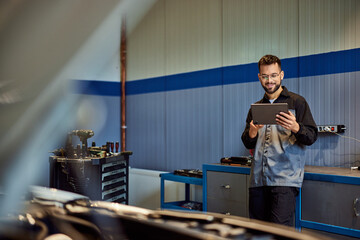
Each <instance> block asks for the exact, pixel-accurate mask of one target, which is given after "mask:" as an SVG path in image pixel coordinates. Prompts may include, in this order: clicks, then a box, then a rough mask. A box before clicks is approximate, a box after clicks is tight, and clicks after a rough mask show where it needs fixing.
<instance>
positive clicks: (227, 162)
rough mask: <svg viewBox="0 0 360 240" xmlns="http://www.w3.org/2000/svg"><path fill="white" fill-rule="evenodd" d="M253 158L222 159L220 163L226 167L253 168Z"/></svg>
mask: <svg viewBox="0 0 360 240" xmlns="http://www.w3.org/2000/svg"><path fill="white" fill-rule="evenodd" d="M252 161H253V157H251V156H240V157H223V158H221V159H220V163H221V164H224V165H232V166H240V165H246V166H251V163H252Z"/></svg>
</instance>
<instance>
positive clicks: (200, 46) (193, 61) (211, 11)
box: [165, 0, 222, 75]
mask: <svg viewBox="0 0 360 240" xmlns="http://www.w3.org/2000/svg"><path fill="white" fill-rule="evenodd" d="M165 5H166V13H165V14H166V24H165V25H166V26H165V29H166V36H165V39H166V43H165V44H166V52H165V53H166V74H167V75H171V74H176V73H183V72H191V71H197V70H202V69H208V68H216V67H220V66H221V65H222V57H221V56H222V52H221V46H222V44H221V39H222V37H221V22H222V21H221V1H220V0H182V1H178V0H167V1H165Z"/></svg>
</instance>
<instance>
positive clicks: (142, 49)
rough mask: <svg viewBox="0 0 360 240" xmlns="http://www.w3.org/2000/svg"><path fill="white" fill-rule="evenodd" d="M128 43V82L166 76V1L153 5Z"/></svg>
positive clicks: (161, 0)
mask: <svg viewBox="0 0 360 240" xmlns="http://www.w3.org/2000/svg"><path fill="white" fill-rule="evenodd" d="M127 42H128V47H127V81H132V80H137V79H143V78H151V77H157V76H163V75H165V0H159V1H157V2H156V3H155V4H154V5H153V7H152V8H151V9H150V11H149V12H148V13H147V14H146V15H145V16H144V18H143V19H142V21H141V22H140V23H139V24H138V25H137V27H136V28H135V29H134V30H133V31H132V32H131V33H130V35H129V37H128V40H127Z"/></svg>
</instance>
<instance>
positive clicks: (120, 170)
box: [49, 152, 130, 204]
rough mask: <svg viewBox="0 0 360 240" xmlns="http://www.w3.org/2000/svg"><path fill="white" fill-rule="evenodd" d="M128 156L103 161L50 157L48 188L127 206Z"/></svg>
mask: <svg viewBox="0 0 360 240" xmlns="http://www.w3.org/2000/svg"><path fill="white" fill-rule="evenodd" d="M129 155H130V154H129V153H127V152H122V153H119V154H117V155H114V156H109V157H105V158H90V157H87V158H84V159H68V158H64V157H57V156H51V157H50V159H49V161H50V187H52V188H58V189H61V190H65V191H70V192H74V193H79V194H82V195H85V196H88V197H89V198H90V199H91V200H101V201H108V202H117V203H123V204H128V199H129V197H128V196H129V173H128V172H129Z"/></svg>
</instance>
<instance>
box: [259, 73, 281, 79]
mask: <svg viewBox="0 0 360 240" xmlns="http://www.w3.org/2000/svg"><path fill="white" fill-rule="evenodd" d="M279 75H280V73H273V74H271V75H266V74H262V75H261V76H260V77H261V79H262V80H269V78H271V80H275V79H276V78H277V77H278V76H279Z"/></svg>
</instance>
